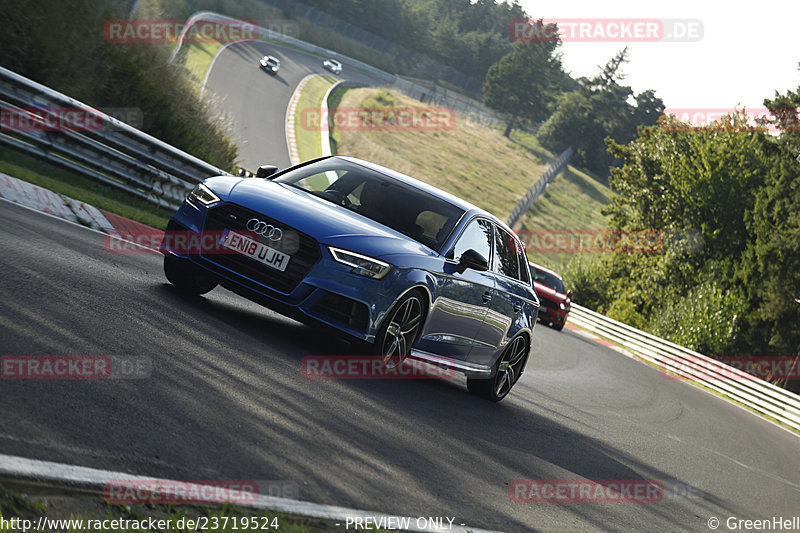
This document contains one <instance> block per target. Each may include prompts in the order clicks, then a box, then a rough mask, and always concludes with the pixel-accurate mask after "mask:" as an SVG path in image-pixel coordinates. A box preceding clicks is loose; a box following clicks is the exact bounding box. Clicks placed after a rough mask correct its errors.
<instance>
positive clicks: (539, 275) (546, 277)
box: [531, 266, 565, 294]
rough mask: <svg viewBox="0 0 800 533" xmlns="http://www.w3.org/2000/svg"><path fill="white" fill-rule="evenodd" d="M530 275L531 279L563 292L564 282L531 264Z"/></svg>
mask: <svg viewBox="0 0 800 533" xmlns="http://www.w3.org/2000/svg"><path fill="white" fill-rule="evenodd" d="M531 275H532V276H533V281H535V282H537V283H541V284H542V285H544V286H546V287H550V288H551V289H553V290H555V291H556V292H560V293H561V294H564V293H565V292H564V283H562V281H561V280H560V279H558V277H556V276H554V275H553V274H551V273H549V272H545V271H544V270H542V269H540V268H536V267H535V266H531Z"/></svg>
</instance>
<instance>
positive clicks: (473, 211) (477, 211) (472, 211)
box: [331, 155, 516, 235]
mask: <svg viewBox="0 0 800 533" xmlns="http://www.w3.org/2000/svg"><path fill="white" fill-rule="evenodd" d="M331 157H335V158H338V159H342V160H345V161H349V162H351V163H355V164H357V165H361V166H363V167H367V168H369V169H371V170H374V171H376V172H380V173H381V174H384V175H386V176H389V177H390V178H393V179H396V180H397V181H401V182H403V183H407V184H409V185H411V186H413V187H416V188H418V189H422V190H423V191H425V192H428V193H430V194H432V195H434V196H436V197H438V198H441V199H442V200H445V201H447V202H449V203H451V204H453V205H455V206H456V207H459V208H461V209H463V210H464V211H465V212H466V218H472V217H473V216H476V215H480V216H483V217H486V218H488V219H491V220H492V221H493V222H495V223H496V224H497V225H498V226H500V227H501V228H503V229H505V230H506V231H509V232H511V233H514V231H513V230H512V229H511V228H509V227H508V226H507V225H506V223H505V222H503V221H502V220H500V219H499V218H497V217H496V216H494V215H493V214H491V213H489V212H488V211H486V210H485V209H481V208H480V207H478V206H476V205H474V204H471V203H469V202H467V201H466V200H463V199H461V198H459V197H458V196H455V195H453V194H450V193H449V192H447V191H443V190H442V189H439V188H438V187H434V186H433V185H430V184H429V183H425V182H424V181H420V180H418V179H416V178H412V177H411V176H408V175H406V174H403V173H401V172H398V171H396V170H392V169H391V168H387V167H384V166H381V165H378V164H376V163H371V162H369V161H364V160H363V159H358V158H357V157H351V156H346V155H335V156H331ZM514 235H516V233H514Z"/></svg>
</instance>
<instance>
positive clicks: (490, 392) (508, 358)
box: [467, 335, 530, 402]
mask: <svg viewBox="0 0 800 533" xmlns="http://www.w3.org/2000/svg"><path fill="white" fill-rule="evenodd" d="M529 349H530V347H529V345H528V339H527V338H526V337H525V336H523V335H520V336H519V337H516V338H514V340H512V341H511V343H509V345H508V346H507V347H506V349H505V351H503V355H502V356H501V357H500V359H499V360H498V361H497V369H496V371H495V373H494V377H493V378H489V379H475V378H468V379H467V388H468V389H469V391H470V392H471V393H473V394H477V395H478V396H481V397H483V398H486V399H487V400H489V401H492V402H499V401H500V400H502V399H503V398H505V397H506V396H508V393H509V392H511V388H512V387H513V386H514V385H515V384H516V383H517V380H519V377H520V376H521V375H522V369H523V367H524V366H525V358H526V357H527V356H528V351H529Z"/></svg>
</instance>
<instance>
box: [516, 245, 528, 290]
mask: <svg viewBox="0 0 800 533" xmlns="http://www.w3.org/2000/svg"><path fill="white" fill-rule="evenodd" d="M519 248H520V250H519V252H518V253H517V256H518V258H519V279H520V281H522V282H523V283H525V284H526V285H530V284H531V271H530V268H528V256H527V255H526V254H525V248H524V247H522V246H520V247H519Z"/></svg>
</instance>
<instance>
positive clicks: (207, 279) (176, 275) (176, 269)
mask: <svg viewBox="0 0 800 533" xmlns="http://www.w3.org/2000/svg"><path fill="white" fill-rule="evenodd" d="M164 275H166V276H167V280H168V281H169V282H170V283H172V284H173V285H175V287H177V288H178V289H180V290H181V292H185V293H187V294H194V295H200V294H205V293H207V292H209V291H210V290H211V289H213V288H214V287H216V286H217V280H216V279H214V277H213V276H211V274H207V273H205V272H204V271H202V270H200V269H199V268H198V267H196V266H194V265H193V264H192V263H191V262H189V260H188V259H181V258H180V257H175V256H173V255H165V256H164Z"/></svg>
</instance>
